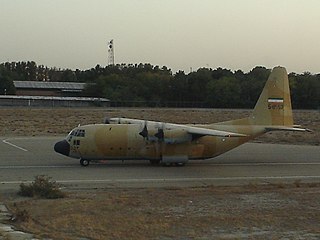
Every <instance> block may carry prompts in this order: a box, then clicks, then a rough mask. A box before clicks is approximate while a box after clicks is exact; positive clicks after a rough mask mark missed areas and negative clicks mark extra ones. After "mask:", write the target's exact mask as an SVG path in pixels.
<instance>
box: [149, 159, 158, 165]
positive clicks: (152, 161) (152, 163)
mask: <svg viewBox="0 0 320 240" xmlns="http://www.w3.org/2000/svg"><path fill="white" fill-rule="evenodd" d="M150 163H151V165H158V164H159V163H160V160H150Z"/></svg>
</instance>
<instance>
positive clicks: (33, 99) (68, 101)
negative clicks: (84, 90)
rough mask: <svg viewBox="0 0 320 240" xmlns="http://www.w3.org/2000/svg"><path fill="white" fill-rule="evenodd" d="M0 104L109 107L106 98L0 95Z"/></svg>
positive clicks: (11, 105) (15, 105)
mask: <svg viewBox="0 0 320 240" xmlns="http://www.w3.org/2000/svg"><path fill="white" fill-rule="evenodd" d="M0 106H10V107H13V106H14V107H109V106H110V101H109V100H108V99H105V98H92V97H50V96H15V95H0Z"/></svg>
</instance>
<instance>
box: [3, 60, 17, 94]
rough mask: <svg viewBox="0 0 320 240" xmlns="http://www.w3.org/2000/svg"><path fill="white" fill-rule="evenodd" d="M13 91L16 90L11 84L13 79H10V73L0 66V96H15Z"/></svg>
mask: <svg viewBox="0 0 320 240" xmlns="http://www.w3.org/2000/svg"><path fill="white" fill-rule="evenodd" d="M15 91H16V89H15V87H14V84H13V79H12V78H11V77H10V72H9V71H7V70H6V69H5V68H4V67H3V66H0V94H1V95H6V94H7V95H12V94H15Z"/></svg>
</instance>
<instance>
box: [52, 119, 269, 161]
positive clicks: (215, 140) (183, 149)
mask: <svg viewBox="0 0 320 240" xmlns="http://www.w3.org/2000/svg"><path fill="white" fill-rule="evenodd" d="M193 126H194V125H193ZM197 126H198V127H201V128H206V129H216V130H222V131H232V132H237V133H242V134H246V135H247V137H216V136H202V137H191V135H190V134H188V133H186V131H184V130H183V129H170V130H168V131H166V130H165V131H164V132H163V134H164V136H163V138H162V139H159V138H157V137H155V136H156V134H157V131H158V129H157V128H156V127H153V126H149V129H148V136H142V134H141V131H142V127H141V124H94V125H84V126H79V127H77V128H75V129H73V130H72V131H71V132H70V133H69V134H68V136H67V137H66V138H65V140H63V141H60V142H58V143H57V144H56V145H55V151H56V152H59V153H61V154H63V155H66V156H69V157H73V158H80V159H87V160H133V159H147V160H160V161H173V162H186V161H188V160H190V159H207V158H213V157H215V156H218V155H220V154H222V153H224V152H226V151H229V150H231V149H233V148H235V147H237V146H239V145H241V144H243V143H245V142H247V141H249V140H251V139H252V138H254V137H257V136H259V135H261V134H263V133H265V128H264V127H262V126H233V125H197Z"/></svg>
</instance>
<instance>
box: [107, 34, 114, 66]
mask: <svg viewBox="0 0 320 240" xmlns="http://www.w3.org/2000/svg"><path fill="white" fill-rule="evenodd" d="M108 65H114V44H113V39H111V41H109V42H108Z"/></svg>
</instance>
